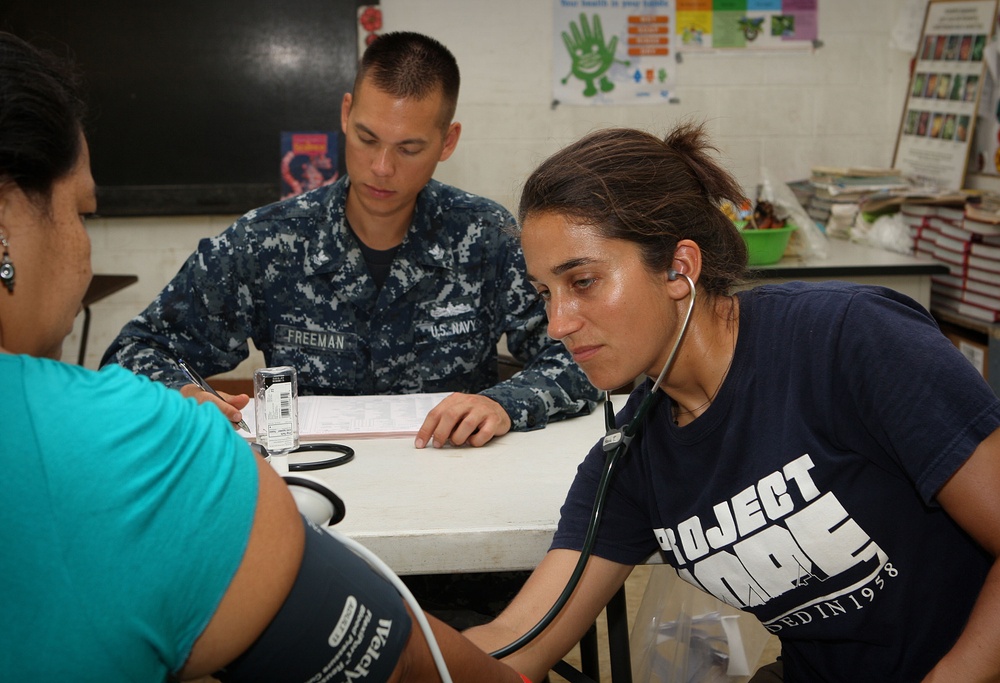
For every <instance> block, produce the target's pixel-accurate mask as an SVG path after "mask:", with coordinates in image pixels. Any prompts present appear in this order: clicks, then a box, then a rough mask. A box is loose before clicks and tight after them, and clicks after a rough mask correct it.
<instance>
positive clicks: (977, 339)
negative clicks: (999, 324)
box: [941, 323, 989, 380]
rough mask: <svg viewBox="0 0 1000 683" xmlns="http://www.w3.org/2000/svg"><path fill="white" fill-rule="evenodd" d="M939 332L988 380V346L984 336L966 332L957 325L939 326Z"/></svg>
mask: <svg viewBox="0 0 1000 683" xmlns="http://www.w3.org/2000/svg"><path fill="white" fill-rule="evenodd" d="M941 331H942V332H944V336H946V337H948V339H950V340H951V343H952V344H954V345H955V346H957V347H958V350H959V351H961V352H962V355H963V356H965V357H966V358H968V359H969V362H970V363H972V365H973V366H974V367H975V368H976V370H978V371H979V374H980V375H982V376H983V377H985V378H986V379H987V380H988V379H989V345H988V344H987V341H986V340H985V339H984V337H985V336H986V335H985V334H983V333H982V332H977V331H975V330H967V329H965V328H963V327H959V326H958V325H949V324H946V323H942V324H941Z"/></svg>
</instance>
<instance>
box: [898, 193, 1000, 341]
mask: <svg viewBox="0 0 1000 683" xmlns="http://www.w3.org/2000/svg"><path fill="white" fill-rule="evenodd" d="M904 207H906V205H904ZM940 208H941V207H938V210H939V211H940ZM910 211H911V217H912V211H913V209H912V207H910ZM962 214H963V215H962V218H961V220H956V219H955V218H954V217H952V218H944V217H941V216H940V215H935V216H931V217H926V218H925V219H924V224H923V225H921V227H920V228H918V229H917V236H916V237H915V242H914V244H915V247H916V253H917V254H922V255H925V256H930V257H932V258H934V259H935V260H937V261H940V262H941V263H944V264H946V265H947V266H948V269H949V271H950V272H949V273H948V275H934V276H932V277H931V306H932V307H933V308H941V309H947V310H950V311H955V312H957V313H959V314H961V315H965V316H968V317H970V318H975V319H977V320H983V321H986V322H990V323H993V322H998V321H1000V207H998V210H996V211H994V210H993V209H992V208H989V207H984V206H981V205H980V206H977V205H976V204H972V203H970V204H968V205H967V206H966V208H965V210H964V212H962ZM904 216H907V214H905V213H904ZM952 216H954V215H953V214H952ZM928 250H929V251H928Z"/></svg>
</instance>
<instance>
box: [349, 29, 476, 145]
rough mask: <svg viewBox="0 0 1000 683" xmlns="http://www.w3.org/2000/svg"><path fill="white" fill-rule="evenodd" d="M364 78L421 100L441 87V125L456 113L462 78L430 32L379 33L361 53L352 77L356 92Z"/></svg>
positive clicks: (389, 91)
mask: <svg viewBox="0 0 1000 683" xmlns="http://www.w3.org/2000/svg"><path fill="white" fill-rule="evenodd" d="M366 78H369V79H371V83H372V84H373V85H374V86H375V87H377V88H378V89H379V90H381V91H382V92H385V93H387V94H389V95H392V96H394V97H401V98H413V99H417V100H422V99H424V98H425V97H429V96H430V95H433V94H434V93H435V92H437V91H438V89H440V92H441V94H442V95H443V105H444V106H443V111H442V112H441V115H442V116H441V118H442V127H444V128H447V127H448V125H449V124H450V123H451V121H452V119H453V118H454V117H455V107H456V106H457V105H458V88H459V84H460V80H461V79H460V77H459V73H458V62H457V61H455V56H454V55H453V54H451V52H450V51H449V50H448V48H446V47H445V46H444V45H442V44H441V43H439V42H438V41H436V40H434V39H433V38H431V37H429V36H425V35H423V34H420V33H413V32H409V31H396V32H393V33H386V34H383V35H381V36H379V37H378V38H376V39H375V40H374V41H373V42H372V44H371V45H369V46H368V49H366V50H365V53H364V54H363V55H362V56H361V62H360V64H359V65H358V74H357V76H356V77H355V79H354V94H355V96H357V91H358V87H359V86H360V85H361V82H362V81H363V80H364V79H366Z"/></svg>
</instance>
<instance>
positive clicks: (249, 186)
mask: <svg viewBox="0 0 1000 683" xmlns="http://www.w3.org/2000/svg"><path fill="white" fill-rule="evenodd" d="M358 4H359V3H358V2H357V0H298V1H297V2H293V3H283V2H274V0H198V1H197V2H191V1H174V2H155V3H145V2H135V1H134V0H102V1H101V2H97V3H86V2H80V1H79V0H44V1H42V2H9V3H3V7H0V27H2V28H3V29H4V30H6V31H10V32H12V33H14V34H16V35H18V36H20V37H21V38H24V39H25V40H28V41H29V42H32V43H34V44H35V45H38V46H40V47H44V48H47V49H50V50H53V51H54V52H56V53H57V54H59V55H61V56H69V57H72V58H73V59H74V61H75V62H76V64H77V65H78V67H79V68H80V70H81V72H82V74H83V76H84V82H85V88H86V92H87V96H88V103H89V106H90V115H89V118H88V121H87V136H88V139H89V142H90V148H91V158H92V168H93V172H94V178H95V180H96V181H97V183H98V186H99V194H98V202H99V213H100V214H102V215H165V214H173V215H184V214H207V213H242V212H244V211H247V210H249V209H251V208H254V207H256V206H262V205H264V204H267V203H270V202H272V201H275V200H277V199H278V197H279V184H280V145H281V133H282V131H309V130H317V131H328V130H332V131H338V130H339V129H340V103H341V100H342V98H343V94H344V93H345V92H349V91H350V89H351V86H352V84H353V80H354V73H355V69H356V65H357V56H358V55H357V28H356V12H357V6H358ZM338 147H340V148H342V145H338ZM338 162H339V163H340V164H341V166H342V163H343V162H342V159H339V160H338Z"/></svg>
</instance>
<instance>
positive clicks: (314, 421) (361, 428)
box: [240, 392, 450, 440]
mask: <svg viewBox="0 0 1000 683" xmlns="http://www.w3.org/2000/svg"><path fill="white" fill-rule="evenodd" d="M449 395H450V394H449V393H448V392H445V393H438V394H397V395H391V396H299V438H300V439H303V440H310V439H335V438H342V437H387V436H401V437H402V436H414V435H415V434H416V433H417V430H418V429H420V425H422V424H423V422H424V418H426V417H427V413H429V412H430V411H431V409H432V408H433V407H434V406H436V405H437V404H438V403H440V402H441V401H442V400H443V399H444V398H445V397H446V396H449ZM240 412H242V413H243V419H244V420H246V423H247V426H248V427H250V433H249V434H246V433H242V432H241V433H242V434H243V436H245V437H247V438H249V439H251V440H253V439H256V435H257V427H256V420H255V411H254V400H253V399H250V403H249V404H247V407H246V408H244V409H243V410H242V411H240Z"/></svg>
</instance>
